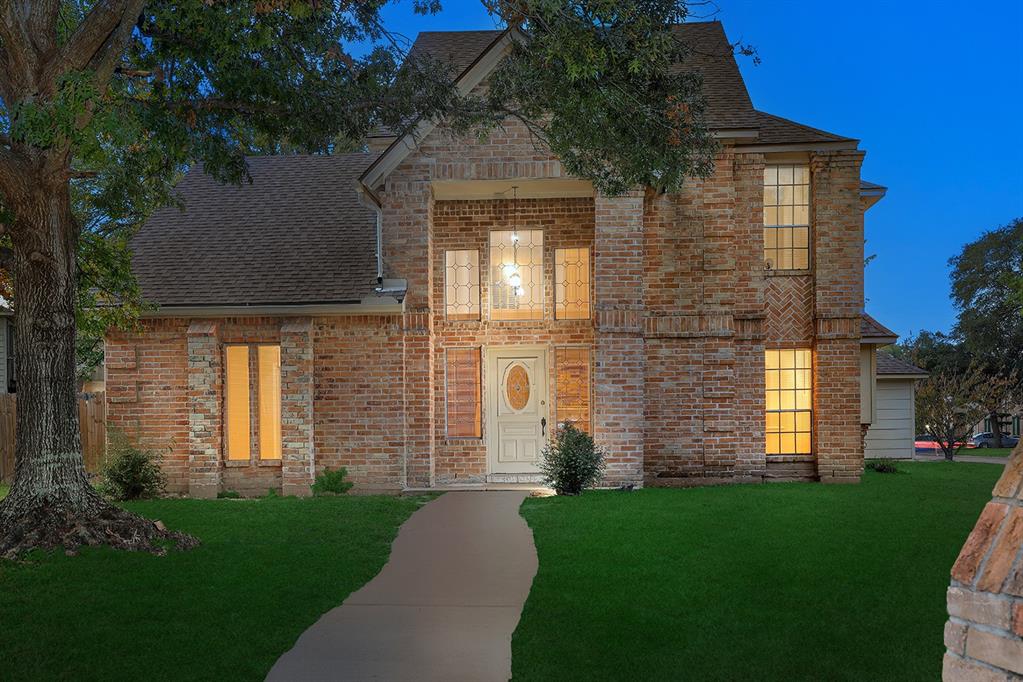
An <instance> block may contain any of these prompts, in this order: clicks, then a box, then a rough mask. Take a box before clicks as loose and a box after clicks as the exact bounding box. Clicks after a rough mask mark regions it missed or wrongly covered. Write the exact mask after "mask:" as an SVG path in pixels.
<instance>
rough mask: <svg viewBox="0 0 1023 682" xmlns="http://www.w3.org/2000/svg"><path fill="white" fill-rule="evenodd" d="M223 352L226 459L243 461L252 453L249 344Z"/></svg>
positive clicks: (231, 347)
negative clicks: (224, 358)
mask: <svg viewBox="0 0 1023 682" xmlns="http://www.w3.org/2000/svg"><path fill="white" fill-rule="evenodd" d="M225 354H226V357H227V360H226V363H225V365H226V367H225V373H226V375H227V376H226V381H225V384H226V390H227V397H226V400H225V402H226V406H227V458H228V459H232V460H247V459H249V456H250V455H251V453H252V450H251V448H252V432H251V431H250V428H251V420H250V419H249V347H248V346H227V348H226V349H225Z"/></svg>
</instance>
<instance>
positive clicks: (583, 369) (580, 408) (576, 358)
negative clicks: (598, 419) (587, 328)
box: [555, 348, 590, 431]
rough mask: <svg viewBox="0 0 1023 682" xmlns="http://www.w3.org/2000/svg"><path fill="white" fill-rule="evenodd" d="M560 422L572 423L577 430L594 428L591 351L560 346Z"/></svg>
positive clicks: (558, 372)
mask: <svg viewBox="0 0 1023 682" xmlns="http://www.w3.org/2000/svg"><path fill="white" fill-rule="evenodd" d="M555 363H556V365H557V382H558V383H557V388H558V393H557V400H558V424H564V423H565V422H571V423H572V424H573V425H574V426H575V427H576V428H577V429H580V430H582V431H589V430H590V350H589V349H588V348H558V349H557V351H556V353H555Z"/></svg>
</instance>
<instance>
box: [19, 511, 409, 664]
mask: <svg viewBox="0 0 1023 682" xmlns="http://www.w3.org/2000/svg"><path fill="white" fill-rule="evenodd" d="M425 499H426V498H408V497H404V498H401V497H334V498H313V499H304V500H300V499H295V498H276V499H273V498H271V499H263V500H216V501H213V500H208V501H202V500H154V501H147V502H137V503H133V504H130V505H128V506H129V508H131V509H132V510H134V511H137V512H139V513H141V514H144V515H145V516H147V517H149V518H153V519H162V520H163V521H164V522H165V523H166V524H167V525H168V526H169V527H171V528H174V529H178V530H183V531H187V532H190V533H192V534H194V535H197V536H199V537H200V538H201V539H202V541H203V544H202V546H201V547H199V548H198V549H196V550H193V551H191V552H172V553H170V554H169V555H168V556H167V557H163V558H160V557H154V556H150V555H147V554H131V553H126V552H114V551H112V550H106V549H91V550H85V551H83V552H82V554H81V556H78V557H65V556H64V555H63V554H59V555H41V554H37V555H35V556H33V557H31V560H32V561H31V563H28V564H24V565H13V564H10V563H0V623H5V624H7V625H8V626H9V627H6V628H4V634H3V637H2V638H0V660H3V662H4V663H3V673H0V677H2V678H3V679H4V680H56V679H75V680H132V679H148V678H157V677H158V678H160V679H166V680H200V679H202V680H214V679H215V680H262V679H263V678H264V677H265V676H266V673H267V671H269V669H270V667H271V665H273V663H274V661H276V660H277V658H278V656H280V655H281V654H282V653H283V652H284V651H286V650H287V649H289V648H290V647H291V646H292V644H293V643H294V641H295V640H296V639H297V638H298V636H299V634H301V633H302V631H303V630H305V629H306V628H307V627H308V626H310V625H312V624H313V623H314V622H315V621H316V620H317V618H319V616H320V615H321V614H323V613H324V612H325V611H327V610H328V609H330V608H332V607H334V606H337V605H339V604H340V603H341V602H342V601H344V599H345V598H346V597H347V596H348V595H349V594H350V593H351V592H352V591H354V590H355V589H357V588H359V587H360V586H362V585H363V584H364V583H365V582H367V581H368V580H369V579H370V578H372V577H373V576H374V575H376V573H377V572H379V570H380V568H381V567H382V566H383V564H384V562H385V561H386V560H387V557H388V555H389V553H390V547H391V542H392V540H393V539H394V536H395V534H396V532H397V530H398V526H399V525H401V523H402V522H404V521H405V519H406V518H408V516H409V515H410V514H411V513H412V512H413V511H415V510H416V509H417V508H418V507H419V506H420V505H421V504H422V503H423V502H424V500H425Z"/></svg>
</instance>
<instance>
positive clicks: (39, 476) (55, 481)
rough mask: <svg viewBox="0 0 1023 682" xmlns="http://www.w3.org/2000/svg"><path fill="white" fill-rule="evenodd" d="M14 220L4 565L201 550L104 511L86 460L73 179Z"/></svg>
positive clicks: (31, 195)
mask: <svg viewBox="0 0 1023 682" xmlns="http://www.w3.org/2000/svg"><path fill="white" fill-rule="evenodd" d="M39 176H40V177H36V178H33V180H35V182H32V183H28V185H27V187H28V190H27V191H26V192H25V193H24V194H23V195H22V196H12V197H5V201H6V202H7V206H8V208H9V209H10V210H11V211H12V213H13V214H14V224H13V225H12V229H11V237H12V243H13V246H14V280H15V302H14V325H15V338H16V344H15V372H16V374H17V384H18V394H17V401H18V409H17V427H16V446H15V473H14V484H13V486H12V487H11V490H10V493H9V495H8V496H7V498H6V499H4V500H3V501H2V502H0V556H6V557H14V556H17V555H18V554H20V553H22V552H23V551H26V550H29V549H34V548H55V547H58V546H63V547H65V548H66V549H68V550H70V551H74V550H75V549H76V548H77V547H79V546H80V545H83V544H87V545H93V544H110V545H113V546H116V547H122V548H125V549H141V550H148V551H156V552H158V553H163V552H164V551H166V550H165V548H164V544H163V543H161V542H160V540H173V541H178V544H179V545H185V546H187V545H190V544H193V543H194V542H195V541H194V539H191V538H188V537H187V536H184V535H180V534H177V533H168V532H166V531H164V530H162V529H161V528H157V527H156V526H155V525H154V524H153V523H152V522H150V521H148V520H146V519H143V518H141V517H138V516H135V515H134V514H130V513H128V512H126V511H124V510H123V509H120V508H119V507H116V506H113V505H111V504H110V503H108V502H106V501H105V500H104V499H103V498H102V497H101V496H100V495H99V494H98V493H97V492H96V490H95V489H94V488H93V487H92V485H91V484H90V483H89V479H88V475H87V473H86V471H85V464H84V460H83V458H82V447H81V435H80V432H79V427H78V406H77V395H76V386H75V294H76V272H75V269H76V266H75V253H76V247H77V239H78V230H77V227H76V224H75V219H74V216H73V214H72V212H71V202H70V189H69V186H68V183H67V179H66V177H60V175H58V174H56V173H43V172H40V173H39Z"/></svg>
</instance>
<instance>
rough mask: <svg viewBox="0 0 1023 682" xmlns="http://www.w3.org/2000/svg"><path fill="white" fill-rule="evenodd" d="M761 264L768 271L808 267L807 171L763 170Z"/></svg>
mask: <svg viewBox="0 0 1023 682" xmlns="http://www.w3.org/2000/svg"><path fill="white" fill-rule="evenodd" d="M764 262H765V264H766V267H767V269H769V270H806V269H807V268H809V267H810V170H809V169H808V168H807V167H806V166H803V165H778V166H774V165H772V166H767V167H766V168H765V169H764Z"/></svg>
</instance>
